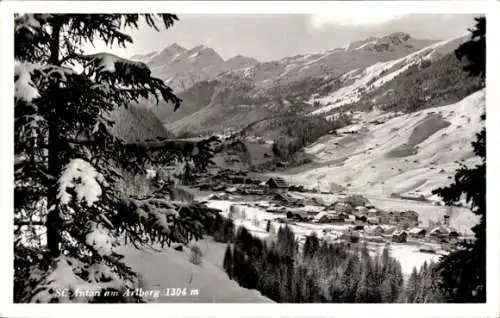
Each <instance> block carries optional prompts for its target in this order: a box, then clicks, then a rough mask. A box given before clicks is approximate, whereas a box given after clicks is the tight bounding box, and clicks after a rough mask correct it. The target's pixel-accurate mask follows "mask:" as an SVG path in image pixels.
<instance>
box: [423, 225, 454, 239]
mask: <svg viewBox="0 0 500 318" xmlns="http://www.w3.org/2000/svg"><path fill="white" fill-rule="evenodd" d="M429 235H430V236H433V237H441V238H444V237H448V238H456V237H458V236H459V234H458V232H457V231H456V230H455V229H453V228H451V227H447V226H438V227H435V228H433V229H432V230H431V231H430V232H429Z"/></svg>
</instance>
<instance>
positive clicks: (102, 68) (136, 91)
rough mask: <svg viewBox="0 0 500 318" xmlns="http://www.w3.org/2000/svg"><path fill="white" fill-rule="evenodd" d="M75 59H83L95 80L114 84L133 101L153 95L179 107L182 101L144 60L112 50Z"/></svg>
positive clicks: (121, 93)
mask: <svg viewBox="0 0 500 318" xmlns="http://www.w3.org/2000/svg"><path fill="white" fill-rule="evenodd" d="M73 56H74V58H75V59H78V60H80V62H83V64H84V67H89V68H90V72H91V76H93V77H94V78H95V82H96V83H99V84H102V83H106V82H108V83H110V84H112V85H110V86H109V88H111V89H112V93H118V94H120V96H121V97H128V98H130V99H133V100H136V101H137V100H138V99H139V98H148V97H149V95H153V96H154V97H155V98H156V100H157V101H158V100H159V96H161V97H162V98H163V100H165V101H166V102H169V101H170V102H172V103H174V105H175V108H174V109H175V110H176V109H177V108H178V107H179V106H180V103H181V100H180V99H179V98H178V97H177V96H175V95H174V94H173V91H172V89H171V88H170V87H168V86H166V85H165V83H164V81H162V80H161V79H159V78H155V77H152V76H151V70H150V69H149V67H148V66H147V65H146V64H145V63H142V62H138V61H131V60H128V59H124V58H121V57H119V56H116V55H114V54H110V53H97V54H90V55H85V54H76V53H75V54H73Z"/></svg>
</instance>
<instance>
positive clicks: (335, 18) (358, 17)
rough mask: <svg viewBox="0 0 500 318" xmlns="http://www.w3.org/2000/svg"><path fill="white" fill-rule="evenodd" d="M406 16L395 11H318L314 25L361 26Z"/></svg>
mask: <svg viewBox="0 0 500 318" xmlns="http://www.w3.org/2000/svg"><path fill="white" fill-rule="evenodd" d="M402 17H404V15H403V14H394V13H390V12H389V13H383V12H378V13H377V14H373V13H372V12H370V11H368V10H367V11H361V12H359V11H358V12H354V11H352V10H351V11H335V12H325V13H317V14H313V15H312V25H313V26H314V27H316V28H321V27H324V26H325V25H328V24H330V25H332V24H333V25H337V26H346V25H351V26H359V25H367V24H368V25H371V24H379V23H383V22H387V21H390V20H395V19H398V18H402Z"/></svg>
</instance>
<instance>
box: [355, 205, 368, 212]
mask: <svg viewBox="0 0 500 318" xmlns="http://www.w3.org/2000/svg"><path fill="white" fill-rule="evenodd" d="M355 209H356V212H358V213H367V212H368V209H367V208H366V207H364V206H357V207H356V208H355Z"/></svg>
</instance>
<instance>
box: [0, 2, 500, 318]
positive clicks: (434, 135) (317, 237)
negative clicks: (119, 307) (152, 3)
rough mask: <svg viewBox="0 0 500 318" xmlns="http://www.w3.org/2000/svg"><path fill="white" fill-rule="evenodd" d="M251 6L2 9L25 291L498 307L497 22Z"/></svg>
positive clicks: (14, 211) (42, 297) (119, 297)
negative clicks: (494, 207) (493, 133)
mask: <svg viewBox="0 0 500 318" xmlns="http://www.w3.org/2000/svg"><path fill="white" fill-rule="evenodd" d="M366 2H371V1H366ZM423 2H424V1H422V3H423ZM131 3H132V2H131ZM232 3H233V2H230V1H228V2H227V3H225V2H224V1H221V2H219V3H218V8H222V9H220V10H219V11H217V12H213V10H212V11H211V12H208V13H202V12H203V11H202V10H200V11H195V12H186V13H184V11H185V10H176V9H179V8H180V4H179V3H177V4H176V5H173V6H172V9H169V3H168V2H163V3H161V4H162V7H161V9H159V10H157V11H154V12H147V13H144V12H145V10H147V11H150V10H152V9H151V8H150V7H147V6H146V8H145V9H142V10H138V11H137V12H129V10H130V8H126V7H127V2H119V1H116V2H115V3H111V4H109V3H108V7H107V8H106V9H102V10H103V11H102V12H100V9H101V8H99V4H98V3H95V4H94V5H93V6H92V7H93V8H94V10H96V11H94V10H90V9H89V12H85V11H83V12H82V7H81V6H80V7H78V8H77V7H76V6H75V7H74V9H75V10H74V11H75V12H74V13H71V12H72V10H71V8H73V7H72V6H70V4H68V6H66V7H65V9H62V11H60V10H58V9H57V3H53V4H51V5H52V6H53V8H54V10H53V12H50V10H49V11H47V8H45V9H44V8H43V5H41V4H40V3H39V4H40V5H38V6H30V7H27V8H26V9H25V10H23V9H22V8H19V9H17V10H13V9H12V8H10V9H11V10H9V11H12V12H10V13H9V15H8V16H10V21H4V17H5V16H7V15H6V14H5V13H4V14H2V24H4V25H7V24H10V25H11V26H10V27H9V28H8V30H7V32H9V33H10V38H11V39H12V40H13V43H12V46H11V47H9V48H12V51H11V52H2V54H3V55H2V59H8V61H10V63H11V64H10V69H6V73H7V74H3V75H2V76H4V75H6V77H8V86H7V89H8V90H9V92H7V90H5V91H4V90H3V88H2V95H4V92H5V94H6V95H7V96H8V98H7V99H4V101H5V102H4V103H3V107H2V108H9V109H10V110H9V111H8V112H7V113H6V114H5V115H4V114H2V117H4V118H3V119H2V120H5V122H7V121H9V122H10V124H9V125H10V126H9V128H8V130H9V131H7V133H9V134H12V132H13V138H12V137H9V135H8V136H7V138H6V139H8V138H10V139H9V140H12V141H13V143H12V144H8V145H7V146H6V147H5V148H6V150H5V152H6V153H11V155H10V156H12V161H10V160H7V162H5V161H4V162H3V163H2V165H5V166H7V165H8V167H5V169H6V170H7V172H8V174H7V175H5V176H3V175H2V179H6V181H5V182H6V183H8V184H9V185H10V190H9V192H8V193H4V192H2V197H13V199H12V200H11V201H4V203H2V212H3V214H7V216H6V220H7V221H6V222H8V223H9V227H8V229H6V230H3V229H2V231H5V232H8V233H6V234H4V235H7V238H9V237H10V238H11V239H12V241H7V242H9V243H8V244H5V245H7V247H6V249H5V250H6V253H7V252H8V253H12V251H13V259H11V258H8V262H9V263H8V264H7V265H6V267H8V268H9V271H8V273H9V276H10V279H11V281H12V285H11V286H10V287H9V286H7V287H6V286H2V287H3V289H8V294H11V295H12V296H11V297H12V298H11V300H12V304H14V305H15V304H18V305H19V304H52V303H65V304H67V303H72V304H88V303H94V304H102V303H107V304H109V303H113V304H122V303H135V304H146V303H147V304H151V303H154V304H169V303H177V304H179V303H190V304H214V303H215V304H242V305H244V304H270V303H275V304H276V303H277V304H283V305H284V304H326V303H327V304H374V303H377V304H378V303H384V304H421V306H425V305H428V304H483V305H488V306H490V307H488V308H491V301H495V302H496V303H497V306H498V299H497V300H495V299H494V298H495V296H494V295H493V294H492V295H493V297H492V295H490V294H488V291H490V290H494V291H495V290H496V291H497V290H498V286H496V287H495V288H494V289H490V288H487V281H488V283H490V282H492V283H494V284H497V283H498V278H497V276H491V278H490V274H491V275H493V274H492V273H491V271H490V270H488V275H487V249H486V246H488V250H490V249H495V250H498V242H496V243H495V242H491V241H489V240H488V244H486V243H487V235H489V234H488V233H489V231H495V232H496V231H498V229H497V226H498V224H494V223H490V222H496V221H495V220H496V219H495V220H493V219H492V221H490V217H492V216H491V215H492V214H495V213H497V211H494V212H493V213H492V214H488V224H489V225H488V231H487V230H486V228H487V218H486V205H487V199H486V183H487V182H486V152H487V151H486V117H487V116H486V113H487V112H486V109H487V107H486V104H487V103H486V101H487V100H488V104H489V103H490V99H489V95H488V98H487V89H486V86H490V84H491V82H490V81H487V80H486V68H487V58H486V57H487V52H486V51H487V47H488V49H489V45H490V41H488V44H487V42H486V34H487V32H486V29H487V25H488V34H489V33H490V32H493V30H491V29H490V27H489V23H490V21H489V19H494V17H490V16H489V15H488V12H485V9H484V7H483V8H482V7H481V6H480V5H479V2H478V7H477V11H471V10H469V11H467V12H466V11H465V10H462V11H460V10H458V11H459V12H443V10H441V12H439V11H436V12H431V11H424V12H418V11H417V12H412V11H407V12H402V11H401V10H399V11H394V12H392V11H391V10H390V8H391V6H390V5H388V4H383V6H384V8H385V9H384V10H380V11H378V12H373V11H369V10H367V11H364V12H363V11H360V10H354V9H352V10H350V9H344V10H339V11H336V10H331V9H332V8H335V3H334V2H333V1H330V2H328V1H325V3H326V4H328V10H322V9H321V3H319V4H318V3H316V5H315V6H314V10H313V11H314V12H316V13H310V12H308V11H307V10H305V11H304V12H297V11H296V10H295V11H293V13H290V12H287V11H286V6H287V4H286V2H283V3H282V7H283V10H284V11H283V12H259V11H258V12H253V13H252V12H250V13H247V12H244V11H240V13H237V12H224V10H223V8H224V6H225V5H229V4H232ZM81 4H82V3H81ZM83 5H84V6H85V3H83ZM191 5H194V4H191ZM234 5H235V6H236V5H237V4H236V3H234ZM249 5H250V6H256V7H263V8H265V3H264V2H253V3H250V4H249ZM341 5H342V3H341V2H339V4H338V6H339V7H340V6H341ZM381 5H382V3H381ZM457 5H458V4H457ZM184 6H186V7H189V6H190V4H189V2H185V3H184ZM136 7H137V6H136ZM156 7H157V8H159V7H158V3H157V5H156ZM302 7H305V8H307V4H306V3H303V6H302ZM370 7H371V8H373V5H372V6H370ZM470 7H471V6H469V8H470ZM493 7H496V6H493ZM4 8H5V7H4ZM67 8H69V10H66V9H67ZM349 8H354V5H351V6H350V7H349ZM496 8H497V9H498V7H496ZM84 10H85V9H84ZM59 11H60V12H59ZM121 11H126V12H125V13H119V12H121ZM188 11H189V10H188ZM68 12H70V13H68ZM116 12H118V13H116ZM12 33H13V34H12ZM494 36H495V35H494ZM488 38H490V36H488ZM2 51H4V49H2ZM490 58H491V56H490V55H488V63H490ZM6 63H7V62H6ZM2 65H4V64H2ZM7 65H9V64H7ZM11 72H13V74H12V73H11ZM12 75H14V78H13V81H12ZM489 75H490V74H488V76H489ZM487 82H488V85H487ZM2 83H3V82H2ZM492 85H497V86H498V85H499V83H494V84H492ZM492 90H498V87H493V88H492ZM12 95H13V96H12ZM11 105H12V106H11ZM495 106H498V105H495ZM495 106H493V107H495ZM488 107H490V106H488ZM488 109H489V108H488ZM11 110H12V111H11ZM488 114H490V112H489V111H488ZM492 114H493V113H492ZM12 116H13V117H12ZM488 116H493V115H488ZM488 118H490V117H488ZM488 120H489V119H488ZM496 122H497V123H498V121H496ZM2 125H3V124H2ZM10 136H11V135H10ZM9 142H10V141H9ZM12 147H13V148H12ZM491 147H495V146H493V144H492V145H490V148H491ZM12 150H13V152H12ZM490 159H491V158H489V160H490ZM488 174H490V171H488ZM12 176H13V178H12ZM494 177H495V176H493V177H490V178H494ZM497 177H498V176H497ZM2 191H3V190H2ZM493 191H494V189H493ZM12 193H13V194H14V195H13V196H12ZM493 196H494V194H493ZM493 198H494V197H493ZM6 202H11V203H12V206H10V207H9V206H8V204H5V203H6ZM488 204H490V202H488ZM9 211H11V212H9ZM496 223H498V222H496ZM10 226H12V227H10ZM495 235H496V234H495ZM10 242H12V243H10ZM11 244H13V245H11ZM12 247H13V249H12ZM494 255H497V254H494ZM494 257H497V256H494ZM494 261H495V262H497V263H496V264H497V267H496V270H497V271H498V260H497V259H496V258H495V260H494ZM4 262H5V261H4ZM488 262H489V261H488ZM5 263H7V262H5ZM488 268H489V267H488ZM493 270H494V268H493ZM495 275H498V273H497V274H495ZM487 277H488V280H487ZM497 296H498V294H497ZM487 300H488V303H487ZM146 307H147V306H146ZM12 308H15V307H12ZM36 308H37V307H36V306H35V307H34V309H33V311H34V315H36V310H37V309H36ZM53 308H54V310H55V311H57V308H58V307H57V306H56V307H53ZM75 308H76V307H75ZM78 308H82V307H78ZM83 308H85V307H83ZM142 308H144V307H142ZM162 308H168V307H162ZM242 308H243V307H242ZM248 308H251V307H248ZM332 308H335V307H332ZM389 308H390V307H389ZM401 308H404V307H401ZM411 308H414V307H411ZM417 308H418V307H417ZM162 310H164V309H162ZM165 310H166V309H165ZM247 310H248V309H246V311H247ZM388 310H390V309H388ZM399 310H401V309H399ZM412 310H413V309H412ZM417 310H418V309H417ZM125 311H126V310H125ZM403 311H404V309H403ZM410 311H411V310H410ZM264 313H265V311H264ZM339 313H340V312H339ZM497 313H498V312H497ZM0 314H3V313H2V312H1V310H0ZM115 314H116V313H115ZM202 314H203V313H200V315H202ZM247 314H248V313H247ZM255 314H256V315H257V312H256V313H255ZM326 314H327V313H325V315H326ZM330 314H331V315H334V314H335V313H334V312H330ZM406 314H409V313H406ZM491 314H493V313H491ZM235 315H237V313H235ZM448 315H449V313H448ZM70 316H71V315H70ZM370 316H372V315H368V316H366V315H365V317H370ZM442 316H443V317H444V316H446V315H444V314H443V315H442ZM493 316H495V315H492V316H491V317H493ZM6 317H11V315H8V314H6ZM12 317H13V316H12ZM122 317H124V316H122ZM488 317H489V316H488Z"/></svg>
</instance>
